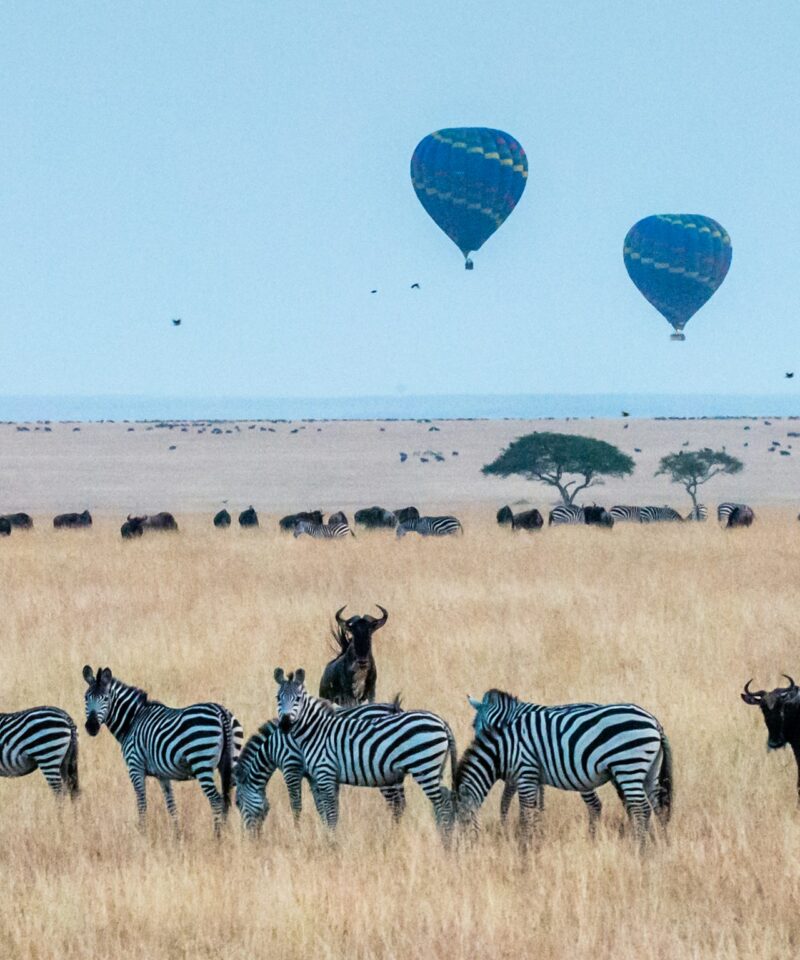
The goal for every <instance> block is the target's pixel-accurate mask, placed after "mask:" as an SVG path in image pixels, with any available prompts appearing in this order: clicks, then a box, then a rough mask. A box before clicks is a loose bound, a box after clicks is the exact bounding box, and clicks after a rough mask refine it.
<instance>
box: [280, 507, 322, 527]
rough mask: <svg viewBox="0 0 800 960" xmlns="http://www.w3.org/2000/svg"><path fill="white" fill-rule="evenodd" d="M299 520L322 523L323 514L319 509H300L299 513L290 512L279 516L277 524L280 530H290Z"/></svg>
mask: <svg viewBox="0 0 800 960" xmlns="http://www.w3.org/2000/svg"><path fill="white" fill-rule="evenodd" d="M301 520H306V521H307V522H308V523H324V522H325V521H324V515H323V513H322V511H321V510H306V511H301V512H300V513H290V514H289V515H288V516H286V517H281V519H280V520H279V521H278V526H279V527H280V528H281V530H284V531H287V532H288V531H291V530H294V528H295V527H296V526H297V524H298V523H299V522H300V521H301Z"/></svg>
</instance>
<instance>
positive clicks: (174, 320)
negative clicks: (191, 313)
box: [172, 317, 181, 327]
mask: <svg viewBox="0 0 800 960" xmlns="http://www.w3.org/2000/svg"><path fill="white" fill-rule="evenodd" d="M180 325H181V318H180V317H173V318H172V326H173V327H179V326H180Z"/></svg>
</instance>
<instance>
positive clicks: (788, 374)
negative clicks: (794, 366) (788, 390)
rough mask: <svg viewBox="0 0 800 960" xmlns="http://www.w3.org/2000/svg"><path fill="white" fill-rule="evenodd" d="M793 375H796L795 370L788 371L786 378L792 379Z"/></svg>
mask: <svg viewBox="0 0 800 960" xmlns="http://www.w3.org/2000/svg"><path fill="white" fill-rule="evenodd" d="M793 376H794V371H792V372H791V373H787V374H786V379H787V380H791V379H792V377H793Z"/></svg>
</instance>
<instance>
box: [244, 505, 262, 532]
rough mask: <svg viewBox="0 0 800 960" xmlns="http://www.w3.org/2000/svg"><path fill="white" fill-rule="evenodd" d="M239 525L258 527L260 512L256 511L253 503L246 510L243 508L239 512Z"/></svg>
mask: <svg viewBox="0 0 800 960" xmlns="http://www.w3.org/2000/svg"><path fill="white" fill-rule="evenodd" d="M239 526H240V527H257V526H258V514H257V513H256V511H255V508H254V507H253V506H252V505H251V506H249V507H248V508H247V509H246V510H242V512H241V513H240V514H239Z"/></svg>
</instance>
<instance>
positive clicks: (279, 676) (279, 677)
mask: <svg viewBox="0 0 800 960" xmlns="http://www.w3.org/2000/svg"><path fill="white" fill-rule="evenodd" d="M274 676H275V683H285V682H286V677H285V676H284V673H283V667H275V674H274Z"/></svg>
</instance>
